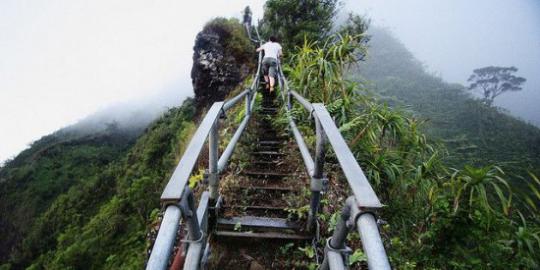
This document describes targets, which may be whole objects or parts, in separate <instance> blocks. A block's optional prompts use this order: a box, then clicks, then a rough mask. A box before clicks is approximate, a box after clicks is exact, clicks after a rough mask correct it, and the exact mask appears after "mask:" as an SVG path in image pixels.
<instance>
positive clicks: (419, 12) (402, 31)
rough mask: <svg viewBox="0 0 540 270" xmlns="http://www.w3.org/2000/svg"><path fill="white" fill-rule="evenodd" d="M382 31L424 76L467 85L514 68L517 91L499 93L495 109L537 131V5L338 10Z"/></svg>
mask: <svg viewBox="0 0 540 270" xmlns="http://www.w3.org/2000/svg"><path fill="white" fill-rule="evenodd" d="M341 11H342V12H343V13H347V12H351V11H352V12H354V13H357V14H360V15H363V16H365V17H366V18H368V19H370V20H371V24H372V25H376V26H381V27H385V28H388V29H390V30H391V31H392V33H393V34H394V35H395V36H396V37H397V38H398V39H400V40H401V41H402V42H403V44H404V45H405V46H406V47H407V48H408V49H409V50H410V51H411V52H412V53H413V54H414V55H415V57H416V58H418V60H420V61H421V62H422V63H424V65H425V67H426V69H427V71H428V72H430V73H433V74H435V75H437V76H440V77H441V78H443V79H444V80H446V81H448V82H451V83H460V84H462V85H464V86H467V85H468V83H467V79H468V78H469V76H470V75H471V73H472V71H473V70H474V69H476V68H479V67H484V66H490V65H493V66H515V67H517V68H518V69H519V70H518V72H517V73H516V75H518V76H521V77H524V78H526V79H527V81H526V82H525V84H524V85H523V90H522V91H519V92H511V93H504V94H502V95H501V96H499V97H497V99H495V105H496V106H499V107H502V108H504V109H506V110H508V111H509V113H511V114H512V115H514V116H516V117H519V118H522V119H523V120H525V121H528V122H530V123H532V124H535V125H536V126H540V106H539V105H538V104H540V76H538V74H540V2H539V1H535V0H520V1H504V0H479V1H466V0H455V1H430V0H410V1H399V0H385V1H380V0H364V1H352V0H350V1H347V2H345V5H344V7H342V10H341Z"/></svg>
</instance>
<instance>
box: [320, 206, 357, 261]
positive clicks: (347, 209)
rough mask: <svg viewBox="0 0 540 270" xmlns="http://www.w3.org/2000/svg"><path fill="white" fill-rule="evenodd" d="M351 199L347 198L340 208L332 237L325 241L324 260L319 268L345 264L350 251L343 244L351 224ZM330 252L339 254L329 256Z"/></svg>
mask: <svg viewBox="0 0 540 270" xmlns="http://www.w3.org/2000/svg"><path fill="white" fill-rule="evenodd" d="M351 204H352V201H351V200H350V199H348V200H347V201H346V203H345V206H343V209H342V210H341V215H340V219H339V220H338V222H337V224H336V228H335V229H334V233H333V234H332V237H331V238H329V239H328V240H327V242H326V247H325V248H324V260H323V262H322V264H321V267H320V268H319V269H320V270H328V269H332V268H331V267H330V265H345V263H346V258H344V256H347V253H349V252H350V249H349V248H348V247H347V246H346V245H345V241H346V240H347V235H348V234H349V231H350V229H351V227H352V226H351V225H350V224H348V222H349V220H350V218H351V212H352V211H351V209H352V205H351ZM330 254H333V255H339V256H329V255H330Z"/></svg>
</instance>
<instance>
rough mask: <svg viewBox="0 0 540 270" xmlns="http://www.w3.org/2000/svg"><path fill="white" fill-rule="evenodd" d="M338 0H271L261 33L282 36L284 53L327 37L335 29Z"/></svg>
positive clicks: (267, 6)
mask: <svg viewBox="0 0 540 270" xmlns="http://www.w3.org/2000/svg"><path fill="white" fill-rule="evenodd" d="M337 2H338V0H304V1H296V0H268V1H266V4H265V6H264V18H263V23H262V25H261V34H263V36H265V37H266V38H268V36H270V35H272V34H273V35H277V36H279V38H280V40H281V43H282V44H283V48H284V52H285V53H289V52H290V51H292V50H294V48H295V46H302V44H303V43H304V40H305V38H307V40H311V41H314V40H324V39H325V38H326V37H327V36H328V35H329V34H330V31H331V30H332V20H333V18H334V16H335V15H336V7H337V4H338V3H337Z"/></svg>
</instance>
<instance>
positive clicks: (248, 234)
mask: <svg viewBox="0 0 540 270" xmlns="http://www.w3.org/2000/svg"><path fill="white" fill-rule="evenodd" d="M216 235H217V236H222V237H241V238H264V239H287V240H310V239H312V238H313V237H312V236H310V235H304V234H292V233H282V232H235V231H216Z"/></svg>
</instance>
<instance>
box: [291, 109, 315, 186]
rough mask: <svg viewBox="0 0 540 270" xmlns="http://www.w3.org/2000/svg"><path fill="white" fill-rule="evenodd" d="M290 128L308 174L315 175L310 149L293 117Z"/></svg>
mask: <svg viewBox="0 0 540 270" xmlns="http://www.w3.org/2000/svg"><path fill="white" fill-rule="evenodd" d="M289 126H290V127H291V131H292V132H293V135H294V139H295V140H296V144H297V145H298V149H299V150H300V154H301V156H302V159H303V160H304V165H305V166H306V170H307V171H308V174H309V175H311V174H312V173H313V168H314V166H315V165H314V164H313V158H311V154H310V153H309V149H308V148H307V145H306V143H305V142H304V138H303V137H302V134H300V131H299V130H298V127H296V124H295V123H294V120H293V119H292V116H289Z"/></svg>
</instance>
